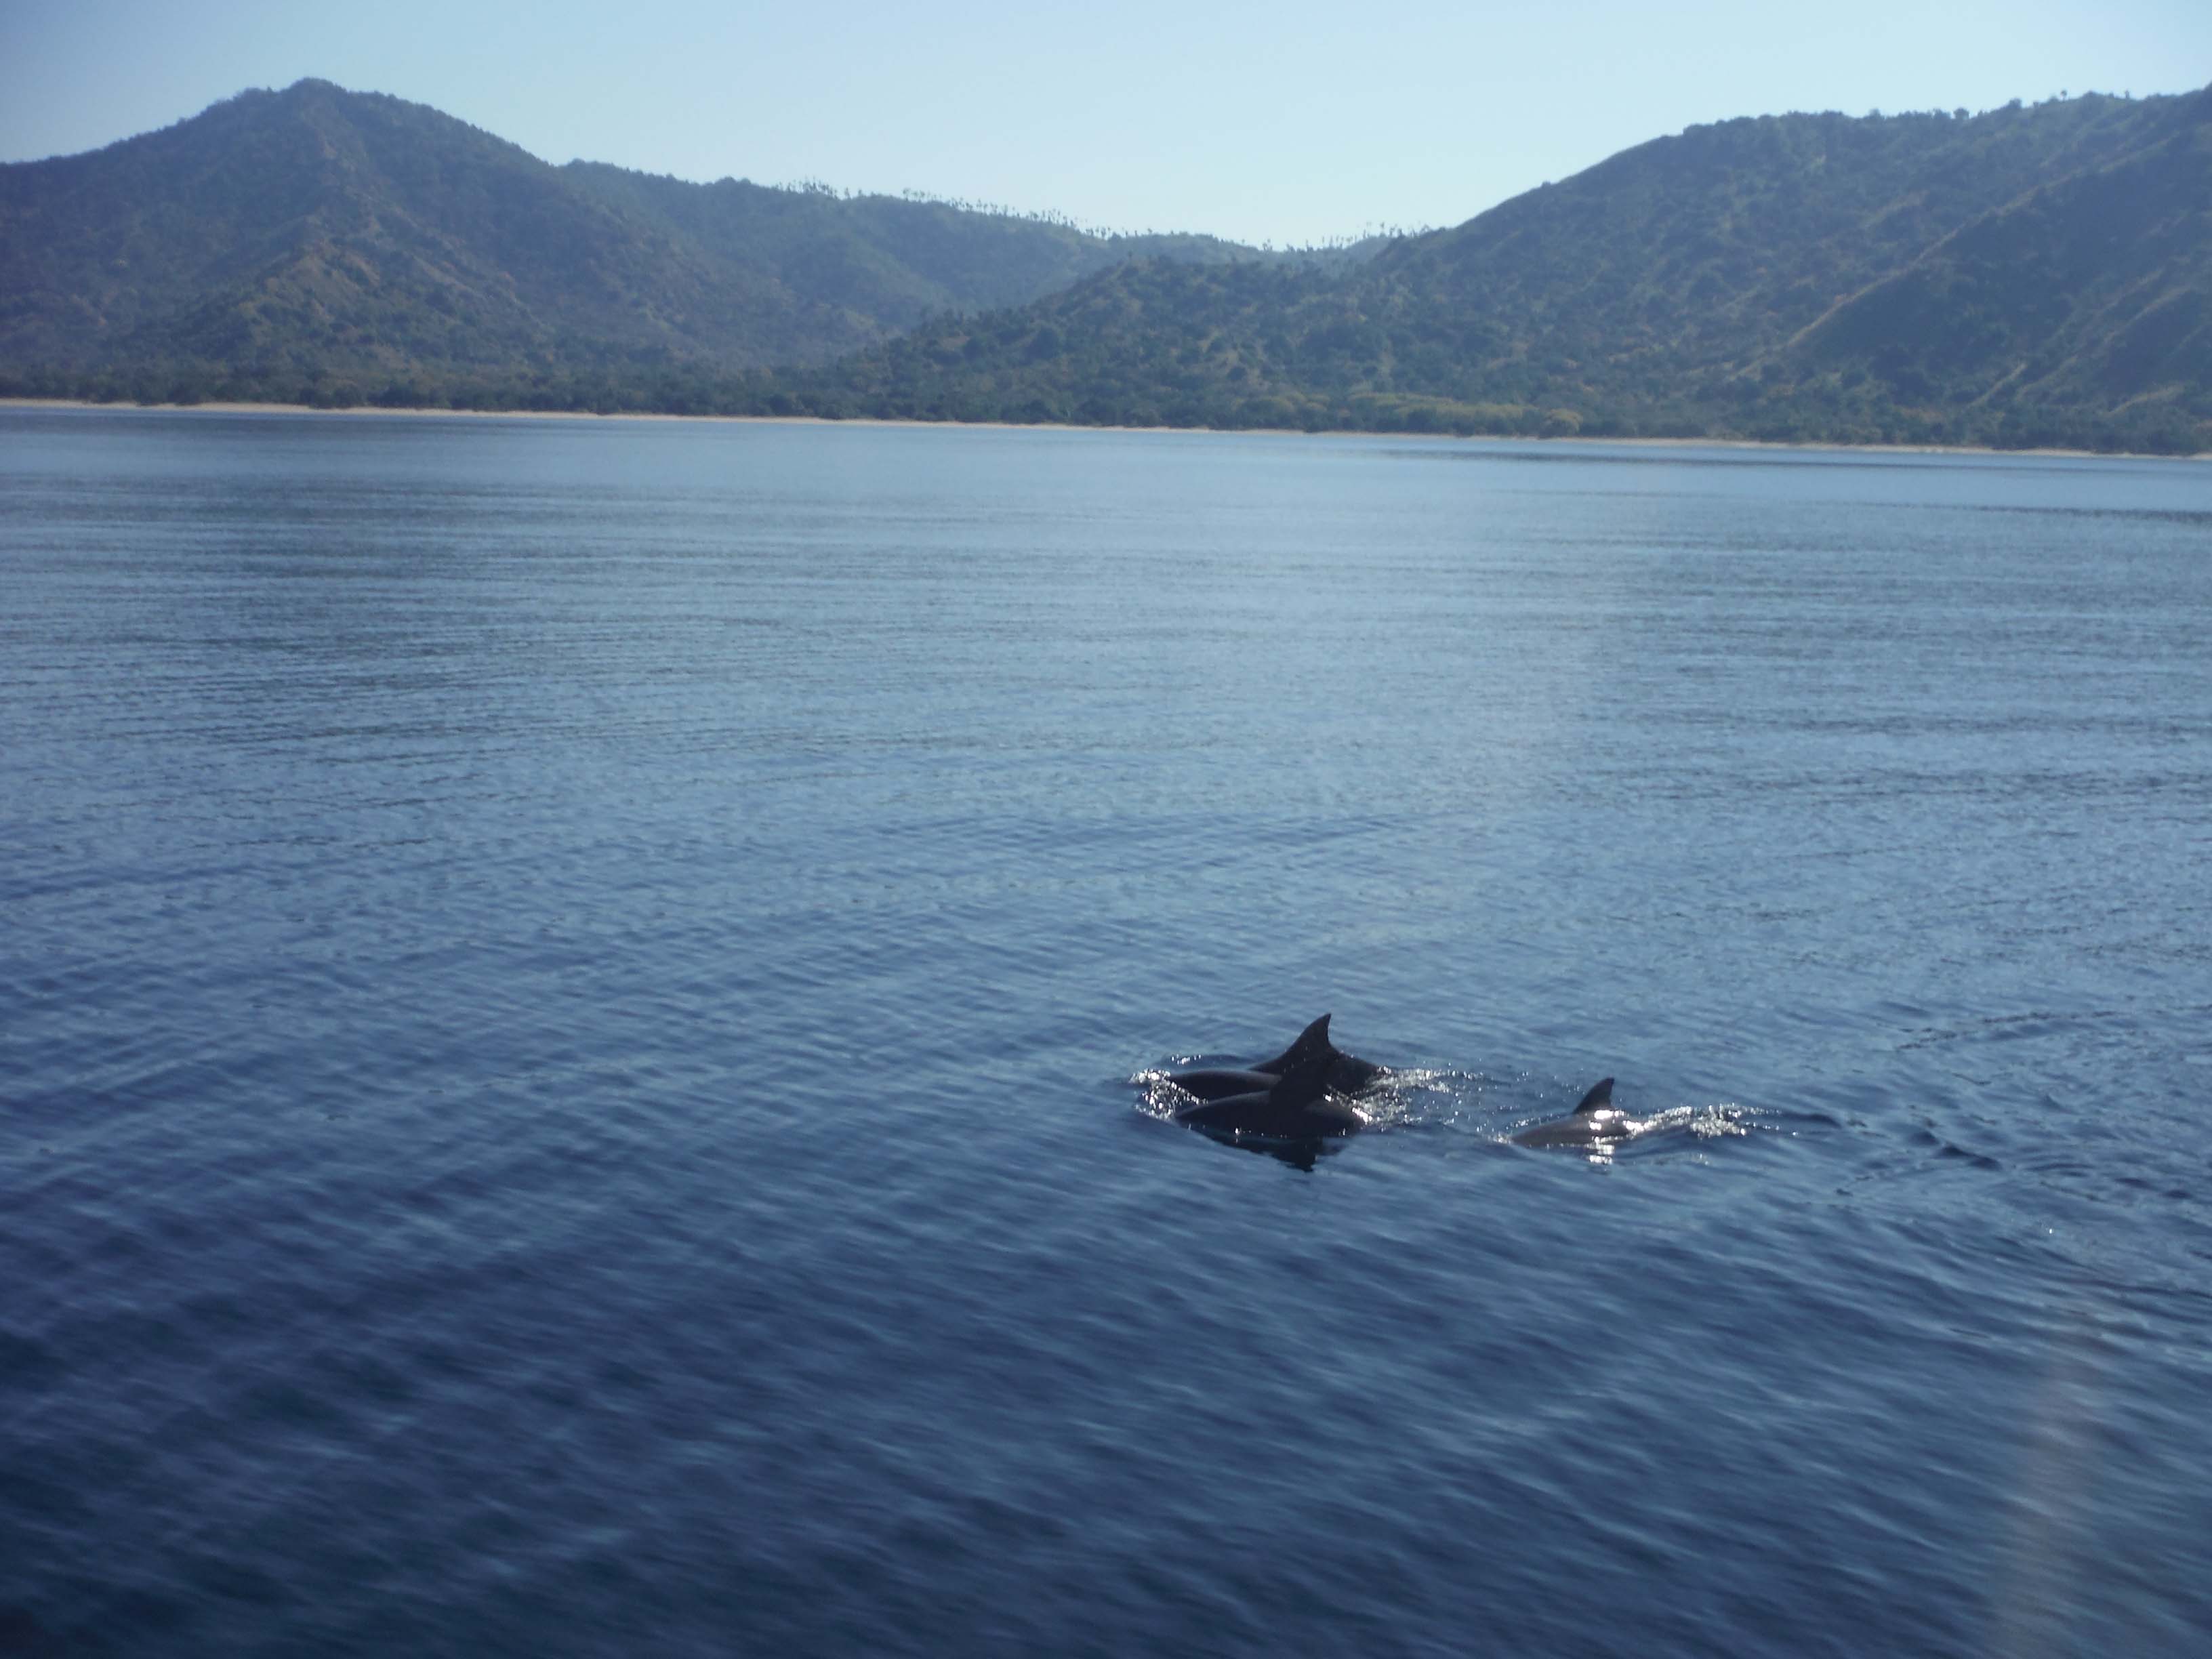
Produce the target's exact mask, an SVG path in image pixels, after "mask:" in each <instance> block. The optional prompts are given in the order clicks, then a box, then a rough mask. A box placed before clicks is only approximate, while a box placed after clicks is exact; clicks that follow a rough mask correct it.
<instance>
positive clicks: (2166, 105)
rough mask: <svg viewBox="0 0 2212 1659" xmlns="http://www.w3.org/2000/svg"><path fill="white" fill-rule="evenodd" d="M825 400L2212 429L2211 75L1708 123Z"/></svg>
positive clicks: (973, 321)
mask: <svg viewBox="0 0 2212 1659" xmlns="http://www.w3.org/2000/svg"><path fill="white" fill-rule="evenodd" d="M803 384H804V386H805V395H804V396H803V397H801V398H799V402H800V403H803V404H805V405H807V406H810V407H815V408H817V409H819V410H823V411H824V412H831V413H841V412H850V413H858V412H878V411H880V412H894V413H903V414H915V415H922V416H930V415H935V416H950V417H952V418H968V419H978V418H988V417H1000V418H1012V419H1020V420H1066V421H1077V422H1136V423H1152V422H1164V423H1166V424H1170V425H1177V424H1207V425H1244V426H1251V425H1270V426H1297V427H1306V428H1320V427H1352V428H1382V429H1397V430H1416V431H1419V430H1449V431H1461V432H1485V431H1487V432H1531V433H1542V432H1552V433H1563V432H1577V431H1579V432H1583V433H1588V434H1593V435H1601V434H1617V435H1732V436H1744V437H1767V438H1807V439H1812V438H1817V439H1822V440H1828V441H1884V440H1887V441H1951V442H1975V443H1998V444H2030V443H2068V444H2077V445H2082V446H2087V447H2151V448H2160V449H2191V450H2194V449H2203V448H2212V93H2199V94H2191V95H2190V96H2187V97H2183V98H2158V99H2147V100H2124V99H2116V98H2105V97H2096V96H2091V97H2084V98H2076V99H2071V100H2054V101H2053V102H2051V103H2047V104H2044V105H2040V106H2035V107H2033V108H2023V107H2021V106H2017V105H2015V106H2008V107H2007V108H2005V109H2002V110H1996V111H1991V112H1988V113H1986V114H1983V115H1980V116H1974V117H1968V116H1967V115H1966V113H1965V112H1963V111H1961V112H1957V113H1954V114H1951V115H1942V114H1917V115H1907V116H1893V117H1880V116H1870V117H1865V118H1849V117H1844V116H1840V115H1832V114H1831V115H1787V116H1770V117H1765V118H1757V119H1745V120H1738V121H1730V122H1726V123H1723V124H1721V125H1717V126H1710V127H1698V128H1692V129H1691V130H1690V131H1687V132H1685V133H1683V134H1680V135H1679V136H1677V137H1671V138H1663V139H1659V140H1656V141H1655V142H1653V143H1648V144H1644V145H1641V146H1638V148H1636V149H1632V150H1628V151H1626V152H1624V153H1622V154H1621V155H1616V156H1614V157H1613V158H1612V159H1610V160H1609V161H1605V162H1602V163H1601V164H1600V165H1599V166H1597V167H1593V168H1591V169H1589V171H1588V172H1585V173H1581V174H1579V175H1577V177H1575V178H1573V179H1568V180H1565V181H1564V182H1562V183H1560V184H1557V185H1547V186H1545V187H1543V188H1541V189H1539V190H1535V191H1529V192H1528V193H1527V194H1525V195H1522V196H1521V197H1516V198H1515V199H1514V200H1512V201H1510V202H1507V203H1504V204H1501V205H1500V206H1498V207H1497V208H1494V209H1492V210H1491V211H1489V212H1487V213H1485V214H1482V215H1480V216H1478V217H1476V218H1474V219H1472V220H1469V221H1468V222H1467V223H1465V224H1463V225H1461V226H1458V227H1456V228H1452V229H1449V230H1444V231H1439V232H1435V233H1432V234H1429V235H1425V236H1422V237H1418V238H1408V239H1404V240H1399V241H1397V242H1395V243H1393V244H1392V245H1391V246H1389V247H1388V248H1386V249H1384V250H1383V251H1382V252H1379V253H1377V254H1376V257H1374V258H1372V259H1370V260H1368V261H1366V262H1364V263H1363V264H1360V265H1358V266H1357V267H1354V268H1352V269H1348V270H1344V271H1341V272H1338V273H1326V272H1298V271H1284V270H1267V269H1264V268H1259V267H1253V266H1233V267H1223V268H1217V269H1199V268H1191V267H1187V266H1186V267H1182V268H1176V267H1170V266H1167V265H1164V264H1136V265H1130V266H1125V267H1121V268H1117V269H1114V270H1108V271H1104V272H1102V273H1100V274H1098V275H1097V276H1092V277H1091V278H1088V279H1086V280H1085V282H1083V283H1079V284H1078V285H1077V286H1076V287H1074V288H1073V289H1069V290H1067V291H1066V292H1063V293H1060V294H1056V295H1049V296H1047V297H1045V298H1043V299H1041V300H1039V301H1034V302H1032V303H1031V304H1030V305H1029V306H1027V307H1022V308H1018V309H1012V310H1006V311H1001V312H998V313H990V314H987V315H983V316H980V317H963V318H942V319H936V320H935V321H933V323H932V324H931V325H928V326H926V327H924V328H922V329H921V330H919V331H915V332H914V333H913V334H911V335H909V336H908V337H904V338H902V339H899V340H896V341H894V342H890V343H886V344H884V345H882V346H878V347H876V348H873V349H871V350H869V351H867V352H865V353H862V354H860V355H858V356H855V357H854V358H852V359H850V360H848V361H847V362H843V363H842V364H840V365H838V366H836V368H833V369H831V370H829V371H828V372H827V373H824V374H817V375H814V376H811V377H807V378H806V379H805V380H804V382H803Z"/></svg>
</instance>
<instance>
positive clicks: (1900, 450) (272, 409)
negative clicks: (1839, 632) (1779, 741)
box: [0, 398, 2212, 462]
mask: <svg viewBox="0 0 2212 1659" xmlns="http://www.w3.org/2000/svg"><path fill="white" fill-rule="evenodd" d="M7 409H56V410H103V409H104V410H137V411H141V412H143V413H146V414H168V415H314V416H331V417H332V418H335V419H341V420H343V419H347V418H359V417H362V416H381V417H386V418H394V417H396V418H398V419H402V420H429V419H443V420H463V421H601V422H605V421H662V422H696V423H699V424H714V425H724V426H848V427H917V428H945V429H950V430H968V431H983V432H1153V433H1182V434H1200V435H1207V436H1214V437H1252V436H1262V435H1265V436H1275V437H1285V438H1370V439H1376V440H1381V441H1404V440H1406V439H1408V438H1419V439H1422V440H1424V441H1437V442H1444V443H1462V444H1542V445H1545V446H1547V447H1553V446H1566V447H1576V448H1587V447H1606V448H1615V449H1749V450H1772V451H1776V452H1778V453H1792V452H1808V453H1825V454H1838V455H1961V456H1996V457H2002V456H2017V457H2021V458H2031V459H2032V458H2037V457H2040V458H2042V459H2055V460H2085V461H2198V462H2203V461H2212V451H2199V452H2198V453H2196V454H2193V455H2155V454H2150V453H2146V452H2144V451H2141V450H2097V449H1995V448H1991V447H1988V446H1986V445H1977V444H1854V443H1844V442H1839V441H1834V442H1826V443H1822V442H1815V441H1806V442H1797V441H1790V442H1783V441H1776V440H1773V439H1767V438H1603V437H1584V436H1582V435H1574V436H1561V437H1540V436H1537V435H1534V434H1533V433H1532V434H1519V435H1516V434H1499V433H1464V434H1463V433H1455V432H1375V431H1370V430H1365V429H1360V428H1322V429H1321V430H1319V431H1315V432H1307V431H1304V430H1299V429H1295V428H1288V427H1225V426H1090V425H1083V424H1079V423H1076V422H1061V421H922V420H910V419H892V418H889V417H885V416H872V415H870V416H850V417H848V418H845V419H839V420H833V419H831V418H830V417H829V416H824V415H671V414H661V413H656V412H653V411H652V410H622V411H619V412H616V413H611V414H605V415H601V414H599V413H596V412H595V411H593V410H588V409H428V408H407V409H386V408H383V407H380V406H371V405H368V404H352V405H349V407H346V408H343V409H318V408H316V407H315V406H313V404H263V403H218V402H213V401H210V402H208V403H201V404H140V403H126V402H123V401H121V400H119V399H118V401H116V402H113V403H104V404H103V403H96V402H94V401H93V400H92V399H90V398H0V410H7Z"/></svg>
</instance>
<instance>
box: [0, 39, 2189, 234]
mask: <svg viewBox="0 0 2212 1659" xmlns="http://www.w3.org/2000/svg"><path fill="white" fill-rule="evenodd" d="M1363 10H1364V9H1358V8H1354V7H1352V6H1351V5H1349V4H1346V3H1345V0H1322V3H1314V0H1272V3H1243V0H1235V3H1222V4H1207V3H1205V0H1180V3H1156V0H1123V3H1115V0H1106V3H1103V4H1097V3H1094V4H1091V5H1087V6H1075V5H1060V6H1054V5H1049V4H1039V3H1035V0H1032V3H1028V4H1006V3H999V0H934V3H926V4H925V3H907V4H882V3H877V0H823V3H821V4H819V5H816V6H806V5H801V4H793V3H783V4H776V5H760V4H753V3H748V0H727V3H720V4H713V3H706V0H662V3H655V0H637V3H633V4H630V5H627V6H617V5H613V4H609V3H605V0H601V3H594V4H591V5H583V4H575V3H570V0H543V3H539V4H535V5H513V6H491V5H485V4H481V3H476V0H437V3H425V0H385V3H381V4H380V5H377V6H375V7H367V6H359V7H344V8H340V7H335V6H327V7H326V6H318V5H306V4H301V3H298V0H193V3H189V4H186V3H179V0H0V160H6V161H24V160H29V159H32V158H34V157H38V156H44V155H63V154H68V153H70V152H73V151H76V150H82V149H93V148H95V147H97V146H99V145H100V144H104V143H112V142H113V141H114V140H116V139H118V138H122V137H128V136H130V135H131V134H132V133H137V132H142V131H146V130H148V129H149V128H153V127H160V126H166V125H169V124H170V123H171V122H173V121H177V120H179V119H181V118H184V117H185V116H188V115H191V114H194V113H196V112H198V111H199V110H201V109H203V108H204V107H205V106H207V105H209V104H210V103H212V102H214V101H215V100H217V99H219V98H223V97H227V96H228V95H229V94H232V93H234V92H237V91H239V90H240V88H245V87H252V86H284V85H288V84H289V83H290V82H293V81H295V80H298V79H299V78H300V77H301V76H322V77H324V78H325V79H327V80H331V81H336V82H339V83H340V84H342V85H344V86H349V87H353V88H358V89H361V90H365V91H375V92H389V93H394V94H398V96H400V97H403V98H409V99H413V100H417V101H419V102H422V103H426V104H430V105H434V106H436V107H437V108H439V109H441V110H444V111H446V112H447V113H449V114H452V115H457V116H459V117H460V118H463V119H464V120H467V121H470V122H472V123H474V124H475V125H477V126H480V127H483V128H486V129H488V130H489V131H493V132H495V133H497V134H499V135H500V136H501V137H505V138H510V139H513V141H514V142H515V143H519V144H520V145H522V146H523V147H524V148H525V149H528V150H530V151H532V152H533V153H534V154H536V155H541V156H544V158H546V159H547V160H549V161H568V160H569V159H571V158H572V157H575V156H584V157H586V158H589V159H592V160H594V161H614V162H618V163H620V164H622V165H623V166H626V167H641V168H645V169H647V170H649V171H652V172H655V173H674V174H676V175H678V177H680V178H686V179H717V178H721V177H723V176H725V175H733V176H736V177H738V178H748V179H756V180H758V181H760V182H762V183H764V184H783V183H791V182H795V181H798V180H800V179H821V180H823V181H825V182H827V183H829V184H832V185H838V186H840V187H849V188H859V189H867V190H886V191H897V190H901V189H906V188H909V187H911V188H915V189H919V190H923V191H928V192H930V193H931V194H933V195H941V196H947V197H961V198H965V199H969V200H975V201H983V202H993V203H999V204H1006V205H1009V206H1012V207H1017V208H1022V209H1025V210H1027V209H1052V210H1059V211H1061V212H1065V213H1067V214H1070V215H1073V216H1074V217H1075V218H1077V219H1078V220H1079V221H1081V222H1085V223H1086V224H1091V225H1095V226H1098V227H1100V228H1121V229H1148V228H1150V229H1162V230H1167V229H1188V230H1210V231H1214V232H1218V233H1219V234H1224V235H1229V236H1234V237H1237V238H1239V239H1241V240H1249V241H1260V240H1273V241H1276V242H1278V243H1281V242H1286V241H1310V240H1317V239H1321V238H1324V237H1328V236H1331V235H1335V234H1347V233H1352V232H1357V231H1359V230H1361V229H1363V228H1366V227H1368V226H1370V225H1376V224H1396V225H1407V226H1411V225H1420V224H1455V223H1457V222H1459V221H1461V220H1462V219H1465V218H1468V216H1471V215H1473V214H1475V213H1477V212H1480V210H1482V209H1484V208H1486V207H1488V206H1490V205H1492V204H1494V203H1496V202H1499V201H1502V200H1504V198H1505V197H1509V196H1512V195H1516V194H1517V193H1518V192H1520V191H1522V190H1525V189H1528V188H1529V187H1531V186H1532V185H1537V184H1539V183H1541V182H1542V181H1544V180H1546V179H1559V178H1564V177H1565V176H1566V175H1567V174H1569V173H1574V172H1577V171H1578V170H1579V169H1581V168H1583V167H1588V166H1589V165H1590V164H1591V163H1593V162H1595V161H1601V160H1603V159H1604V158H1605V157H1606V156H1607V155H1611V154H1613V152H1614V151H1615V150H1618V149H1624V148H1626V147H1627V146H1628V145H1630V144H1634V143H1641V142H1642V141H1643V140H1644V139H1646V138H1652V137H1658V136H1659V135H1661V134H1662V133H1668V132H1676V131H1680V130H1681V129H1682V128H1683V127H1685V126H1687V125H1692V124H1694V123H1698V122H1704V121H1713V120H1720V119H1725V118H1728V117H1730V116H1735V115H1756V114H1764V113H1768V112H1778V111H1784V110H1793V109H1840V110H1844V111H1846V112H1850V113H1852V114H1862V113H1864V112H1866V111H1868V110H1869V109H1883V110H1900V109H1933V108H1939V107H1940V108H1944V109H1950V108H1955V107H1960V106H1965V107H1966V108H1970V109H1984V108H1988V107H1990V106H1994V105H1997V104H2002V103H2003V102H2005V101H2006V100H2008V99H2012V98H2020V99H2022V100H2026V101H2028V102H2031V103H2033V102H2036V101H2038V100H2042V99H2045V98H2049V97H2051V96H2054V95H2055V94H2058V93H2059V92H2061V91H2071V92H2075V93H2079V92H2083V91H2090V90H2095V91H2100V92H2115V93H2118V92H2128V91H2132V92H2134V93H2135V94H2137V95H2138V96H2140V95H2142V94H2147V93H2153V92H2178V91H2184V90H2187V89H2189V88H2195V87H2198V86H2202V85H2203V84H2204V83H2205V82H2208V81H2212V0H2103V3H2088V0H1830V3H1826V4H1823V5H1820V6H1817V7H1815V6H1810V5H1803V4H1792V3H1790V0H1757V3H1751V0H1677V3H1674V4H1671V5H1661V4H1656V3H1648V0H1647V3H1631V0H1553V3H1541V0H1527V3H1521V4H1512V5H1492V4H1482V3H1460V4H1452V3H1443V0H1395V3H1389V4H1384V5H1378V6H1376V7H1375V8H1373V9H1371V11H1367V12H1366V15H1360V14H1361V12H1362V11H1363Z"/></svg>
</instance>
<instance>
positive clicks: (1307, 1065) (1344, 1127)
mask: <svg viewBox="0 0 2212 1659" xmlns="http://www.w3.org/2000/svg"><path fill="white" fill-rule="evenodd" d="M1351 1058H1352V1056H1350V1055H1349V1054H1339V1053H1338V1052H1337V1050H1336V1048H1335V1047H1334V1045H1333V1044H1332V1043H1331V1042H1329V1040H1328V1015H1327V1014H1323V1015H1322V1017H1321V1018H1319V1019H1317V1020H1316V1021H1315V1022H1314V1023H1313V1024H1311V1025H1309V1026H1308V1027H1306V1029H1305V1030H1304V1032H1302V1033H1300V1035H1299V1036H1298V1040H1297V1042H1293V1043H1292V1044H1291V1046H1290V1047H1289V1048H1285V1050H1284V1051H1283V1052H1282V1053H1281V1054H1279V1055H1277V1056H1276V1057H1275V1059H1274V1060H1270V1061H1268V1062H1267V1064H1268V1065H1270V1066H1278V1065H1279V1066H1280V1067H1281V1069H1280V1071H1279V1072H1270V1071H1263V1070H1261V1068H1260V1067H1258V1066H1255V1067H1253V1068H1252V1069H1251V1070H1250V1071H1249V1072H1214V1073H1188V1075H1191V1076H1195V1077H1201V1078H1203V1079H1205V1082H1204V1084H1203V1085H1202V1086H1204V1087H1206V1088H1208V1089H1218V1090H1228V1089H1232V1088H1236V1081H1242V1082H1243V1083H1244V1084H1245V1085H1247V1086H1244V1087H1243V1088H1236V1091H1235V1092H1233V1093H1226V1092H1225V1093H1217V1094H1215V1095H1213V1096H1212V1097H1211V1098H1201V1099H1199V1100H1194V1101H1193V1102H1192V1103H1190V1104H1189V1105H1188V1106H1178V1107H1177V1108H1176V1113H1175V1121H1176V1122H1178V1123H1187V1124H1188V1125H1190V1127H1193V1128H1194V1129H1207V1130H1212V1131H1213V1132H1215V1133H1225V1134H1238V1135H1266V1136H1268V1137H1270V1138H1271V1139H1278V1140H1320V1139H1325V1138H1326V1137H1328V1136H1330V1135H1348V1134H1353V1133H1358V1131H1359V1130H1361V1129H1364V1128H1365V1127H1367V1115H1366V1114H1365V1113H1364V1112H1363V1111H1361V1110H1360V1109H1359V1108H1358V1107H1357V1106H1354V1105H1353V1104H1352V1103H1351V1102H1350V1101H1348V1100H1345V1099H1342V1098H1340V1097H1337V1096H1334V1095H1332V1094H1331V1093H1330V1092H1329V1079H1330V1078H1331V1077H1332V1076H1333V1075H1334V1073H1335V1069H1336V1062H1337V1061H1339V1060H1350V1059H1351ZM1355 1063H1356V1064H1358V1065H1363V1066H1364V1065H1365V1064H1366V1062H1365V1061H1364V1060H1361V1061H1358V1062H1355ZM1376 1069H1379V1068H1376ZM1173 1081H1175V1082H1176V1084H1177V1085H1178V1086H1180V1085H1181V1084H1182V1079H1181V1078H1176V1079H1173ZM1191 1092H1193V1093H1195V1092H1196V1091H1195V1090H1194V1091H1191Z"/></svg>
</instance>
